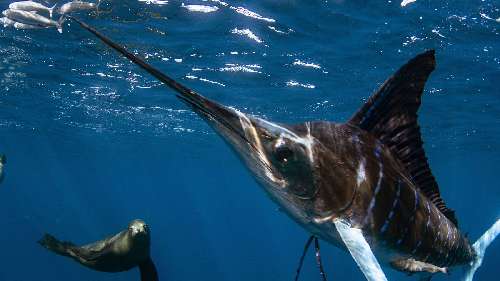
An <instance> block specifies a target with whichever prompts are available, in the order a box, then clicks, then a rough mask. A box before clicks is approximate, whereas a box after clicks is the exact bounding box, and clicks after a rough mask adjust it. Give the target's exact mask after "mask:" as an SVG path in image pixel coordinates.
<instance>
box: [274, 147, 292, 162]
mask: <svg viewBox="0 0 500 281" xmlns="http://www.w3.org/2000/svg"><path fill="white" fill-rule="evenodd" d="M274 157H275V158H276V160H277V161H279V162H280V163H286V162H288V160H289V159H290V158H292V157H293V151H292V150H291V149H290V147H288V146H287V145H285V144H282V145H279V146H277V147H276V148H275V150H274Z"/></svg>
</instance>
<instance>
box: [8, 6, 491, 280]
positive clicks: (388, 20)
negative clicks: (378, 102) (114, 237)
mask: <svg viewBox="0 0 500 281" xmlns="http://www.w3.org/2000/svg"><path fill="white" fill-rule="evenodd" d="M10 2H12V1H5V0H4V1H1V3H0V9H2V10H3V9H5V8H7V6H8V4H9V3H10ZM52 2H54V1H52ZM61 2H63V1H61ZM189 4H196V5H205V6H210V7H217V8H218V9H215V8H212V9H209V10H213V11H211V12H208V13H204V12H199V11H196V9H195V8H194V7H191V10H190V9H188V8H187V7H183V4H182V3H181V2H180V1H169V2H168V3H165V4H162V5H160V4H159V3H158V1H132V0H127V1H103V4H102V6H101V12H100V13H99V14H98V15H97V14H95V13H79V14H78V15H79V17H80V18H81V19H84V20H85V21H87V22H88V23H89V24H91V25H93V26H95V27H96V28H98V29H99V30H100V31H102V32H103V33H105V34H106V35H108V36H110V37H111V38H113V39H114V40H116V41H118V42H120V43H122V44H124V45H126V46H127V47H128V48H129V49H130V50H133V51H134V52H135V53H136V54H139V55H140V56H142V57H145V58H146V59H147V60H148V62H150V63H152V64H153V65H155V66H157V67H158V68H160V69H161V70H162V71H165V72H166V73H168V74H169V75H171V76H172V77H174V78H176V79H179V81H181V82H182V83H184V84H185V85H187V86H189V87H191V88H193V89H194V90H196V91H197V92H199V93H202V94H203V95H205V96H207V97H210V98H212V99H214V100H216V101H218V102H221V103H223V104H226V105H230V106H233V107H236V108H239V109H241V110H242V111H244V112H249V113H252V114H255V115H258V116H261V117H265V118H268V119H270V120H273V121H279V122H287V123H296V122H303V121H305V120H336V121H339V122H342V121H345V120H346V119H347V118H348V117H349V116H350V115H351V114H353V113H354V112H355V111H356V110H357V109H358V108H359V107H360V106H361V104H362V103H363V102H364V100H366V98H367V97H368V96H369V95H370V94H371V93H372V92H373V91H375V90H376V89H377V88H378V86H379V85H380V84H381V83H382V82H383V81H384V80H385V79H386V78H387V77H389V76H390V75H391V74H392V73H393V72H394V71H395V70H396V69H398V68H399V67H400V66H401V65H402V64H404V63H405V62H406V61H407V60H409V59H410V58H412V57H413V56H414V55H416V54H418V53H420V52H422V51H424V50H426V49H431V48H434V49H436V53H437V55H436V56H437V69H436V70H435V71H434V73H433V74H432V76H431V78H430V79H429V81H428V83H427V86H426V90H425V94H424V98H423V104H422V107H421V109H420V125H421V127H422V134H423V138H424V141H425V149H426V151H427V156H428V157H429V161H430V165H431V168H432V170H433V173H434V175H435V176H436V178H437V180H438V182H439V184H440V189H441V193H442V197H443V198H444V199H445V201H446V203H447V205H448V206H450V207H451V208H453V209H455V210H456V213H457V216H458V219H459V223H460V226H461V229H462V231H463V232H466V233H468V234H469V237H470V238H471V240H475V239H476V238H478V237H479V236H480V235H481V234H482V233H483V231H484V230H486V229H487V228H488V227H489V226H490V225H491V224H492V223H493V222H494V221H495V220H496V219H497V218H498V217H499V215H500V204H499V202H500V186H499V185H500V184H499V183H498V168H499V164H498V163H500V141H499V140H498V137H499V136H500V91H499V90H498V89H499V88H498V85H499V82H500V33H499V32H500V30H499V29H500V22H499V21H500V20H497V19H499V18H500V10H499V9H500V3H499V2H498V1H494V0H483V1H479V0H459V1H458V0H457V1H423V0H417V1H416V2H415V3H412V4H409V5H408V6H406V7H401V6H400V2H398V1H359V0H354V1H343V0H334V1H293V0H289V1H283V0H262V1H226V2H222V1H192V0H186V1H185V2H184V5H189ZM224 4H226V5H224ZM252 12H253V13H252ZM0 59H1V63H0V88H1V91H0V153H5V154H6V155H7V165H6V169H5V173H6V175H5V180H4V182H2V183H1V184H0V217H1V218H2V224H1V225H2V228H1V229H2V231H1V233H0V245H2V247H1V250H0V264H1V266H0V280H2V281H38V280H40V281H42V280H75V281H80V280H82V281H83V280H97V281H99V280H102V281H105V280H138V272H137V271H136V270H132V271H130V272H125V273H119V274H108V273H98V272H94V271H91V270H88V269H86V268H83V267H81V266H79V265H78V264H76V263H74V262H72V261H69V260H68V259H66V258H62V257H59V256H56V255H54V254H52V253H50V252H48V251H46V250H45V249H43V248H42V247H40V246H39V245H38V244H37V243H36V241H37V240H38V239H39V238H40V237H41V236H42V235H43V233H45V232H49V233H52V234H54V235H55V236H56V237H59V238H61V239H64V240H72V241H74V242H76V243H85V242H90V241H94V240H98V239H102V238H103V237H105V236H106V235H109V234H113V233H116V232H118V231H120V230H122V229H124V228H125V227H126V226H127V223H128V222H129V221H130V220H132V219H135V218H142V219H144V220H145V221H146V222H148V223H149V225H150V226H151V229H152V243H153V245H152V256H153V259H154V260H155V263H156V265H157V267H158V270H159V273H160V278H161V280H172V281H174V280H179V281H186V280H231V281H232V280H241V281H244V280H256V279H257V280H292V279H293V277H294V273H295V268H296V265H297V263H298V259H299V256H300V254H301V251H302V249H303V245H304V243H305V241H306V239H307V237H308V234H307V233H306V232H305V230H303V229H302V228H301V227H299V226H298V225H296V224H295V223H294V222H293V221H292V220H290V219H289V218H288V217H287V216H286V215H285V214H284V213H282V212H280V211H279V209H278V206H277V205H275V204H274V203H273V202H271V200H269V199H268V198H267V197H266V195H265V193H264V192H263V191H262V189H261V188H260V187H259V186H258V185H257V183H255V181H254V180H253V178H252V176H251V175H250V174H249V173H248V171H247V170H246V168H245V167H244V166H243V164H241V163H240V161H239V159H238V158H237V157H236V156H235V155H234V153H233V152H232V150H230V149H229V148H228V147H227V145H226V144H225V143H224V142H223V141H222V139H221V138H220V137H219V136H218V135H216V134H215V133H214V132H213V131H212V130H211V128H210V127H208V126H207V125H206V124H205V123H204V121H203V120H201V119H200V118H199V117H197V116H196V115H195V114H194V113H192V112H191V111H189V109H188V108H187V107H186V106H185V105H183V104H182V103H180V102H179V101H178V100H177V99H176V98H175V96H174V94H173V92H172V91H171V90H169V89H167V88H165V87H164V86H162V85H161V84H160V83H159V82H157V81H156V80H155V79H153V78H152V77H150V76H149V75H148V74H146V73H145V72H143V71H141V70H140V69H138V68H137V67H136V66H134V65H132V64H131V63H129V62H128V61H126V60H125V59H123V58H121V57H120V56H118V55H117V54H116V53H115V52H113V51H111V50H109V49H108V48H107V47H106V46H104V45H103V44H101V43H100V42H98V41H97V40H96V39H94V38H93V37H92V36H91V35H90V33H88V32H86V31H84V30H82V29H81V28H80V27H79V26H78V25H77V24H74V23H71V22H66V23H65V25H64V32H63V34H58V33H57V31H55V30H54V29H47V30H16V29H13V28H9V27H6V28H2V29H1V31H0ZM321 246H322V256H323V262H324V265H325V269H326V273H327V276H328V278H329V280H364V278H363V276H362V274H361V272H360V271H359V270H358V269H357V267H356V265H355V263H354V262H353V261H352V259H351V257H350V256H349V255H348V254H346V253H344V252H342V251H341V250H339V249H336V248H334V247H333V246H331V245H329V244H327V243H325V242H322V243H321ZM499 260H500V242H499V241H496V242H494V243H493V244H492V246H491V247H490V248H489V249H488V251H487V254H486V257H485V260H484V263H483V266H482V267H481V268H480V269H479V271H478V273H477V274H476V279H475V280H498V275H499V274H500V268H499V267H498V265H499V263H498V261H499ZM386 273H387V274H388V277H389V280H412V279H413V280H414V279H415V277H411V278H410V277H406V276H405V275H403V274H400V273H396V272H394V271H392V270H390V269H386ZM459 276H460V270H456V271H455V272H453V273H452V275H451V276H436V278H435V279H433V280H458V279H459ZM319 278H320V277H319V274H318V271H317V269H316V265H315V263H314V257H313V255H312V253H310V254H309V255H308V256H307V258H306V262H305V268H304V270H303V272H302V280H320V279H319Z"/></svg>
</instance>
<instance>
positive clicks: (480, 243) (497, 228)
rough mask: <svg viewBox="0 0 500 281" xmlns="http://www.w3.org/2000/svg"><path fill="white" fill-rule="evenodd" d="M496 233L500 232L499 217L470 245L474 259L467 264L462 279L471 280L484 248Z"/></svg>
mask: <svg viewBox="0 0 500 281" xmlns="http://www.w3.org/2000/svg"><path fill="white" fill-rule="evenodd" d="M498 234H500V219H497V221H496V222H495V223H494V224H493V225H492V226H491V227H490V228H489V229H488V230H486V232H485V233H484V234H483V235H482V236H481V237H480V238H479V239H477V241H476V243H474V245H472V247H473V248H474V250H475V251H476V254H477V256H476V259H475V260H474V261H472V262H471V263H470V264H469V265H468V266H467V268H466V273H465V275H464V277H463V278H462V281H472V279H473V278H474V273H476V270H477V269H478V268H479V267H480V266H481V264H482V263H483V258H484V254H485V252H486V248H488V246H490V244H491V242H493V240H495V238H496V237H497V236H498Z"/></svg>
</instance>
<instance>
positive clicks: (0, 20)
mask: <svg viewBox="0 0 500 281" xmlns="http://www.w3.org/2000/svg"><path fill="white" fill-rule="evenodd" d="M0 23H1V24H3V27H7V26H13V25H14V23H16V22H15V21H13V20H11V19H9V18H7V17H3V18H0Z"/></svg>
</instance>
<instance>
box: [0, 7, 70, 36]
mask: <svg viewBox="0 0 500 281" xmlns="http://www.w3.org/2000/svg"><path fill="white" fill-rule="evenodd" d="M2 14H3V15H4V16H6V17H7V18H9V19H11V20H14V21H17V22H20V23H24V24H29V25H35V26H43V27H49V26H54V27H56V28H57V31H59V33H62V21H63V19H61V20H59V22H57V21H54V20H51V19H49V18H46V17H44V16H41V15H39V14H36V13H32V12H27V11H21V10H12V9H7V10H5V11H3V12H2Z"/></svg>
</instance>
